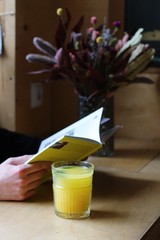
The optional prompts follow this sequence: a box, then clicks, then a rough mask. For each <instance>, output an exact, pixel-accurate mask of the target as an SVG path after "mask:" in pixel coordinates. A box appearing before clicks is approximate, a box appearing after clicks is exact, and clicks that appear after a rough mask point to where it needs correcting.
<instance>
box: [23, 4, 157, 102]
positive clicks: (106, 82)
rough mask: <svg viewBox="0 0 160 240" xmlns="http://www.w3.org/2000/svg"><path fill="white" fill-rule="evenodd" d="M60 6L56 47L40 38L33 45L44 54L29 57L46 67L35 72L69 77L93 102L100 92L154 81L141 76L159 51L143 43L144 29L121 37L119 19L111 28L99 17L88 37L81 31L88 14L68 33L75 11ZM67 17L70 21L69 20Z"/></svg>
mask: <svg viewBox="0 0 160 240" xmlns="http://www.w3.org/2000/svg"><path fill="white" fill-rule="evenodd" d="M65 13H66V16H64V10H63V9H61V8H59V9H57V15H58V17H59V25H58V27H57V30H56V33H55V46H53V45H52V44H51V43H49V42H47V41H45V40H43V39H42V38H40V37H35V38H34V39H33V44H34V45H35V47H36V48H37V49H38V50H39V51H40V52H41V54H35V53H31V54H28V55H27V56H26V59H27V61H28V62H35V63H38V64H43V66H44V67H43V69H41V70H40V71H36V72H32V74H40V73H43V72H50V76H49V78H48V79H47V80H46V79H45V80H44V81H47V82H48V81H53V80H55V79H63V78H65V79H68V80H69V81H70V82H71V83H72V84H73V86H74V88H75V90H76V92H77V93H78V95H80V96H83V97H86V98H87V100H88V101H89V100H90V99H91V98H92V97H94V96H96V95H105V97H106V98H108V97H110V96H111V95H113V94H114V92H115V91H116V90H118V89H119V88H120V87H124V86H127V85H129V84H133V83H153V81H152V80H151V79H147V78H143V77H137V76H138V74H139V73H141V72H142V71H143V70H144V69H145V68H146V67H147V66H148V64H149V63H150V61H151V60H152V58H153V56H154V53H155V50H154V49H153V48H151V47H150V46H149V45H148V44H143V43H142V42H141V39H142V32H143V29H142V28H140V29H138V31H137V32H136V33H135V34H134V36H132V37H130V36H129V35H128V34H127V33H124V34H123V36H122V38H120V39H118V38H117V36H116V35H117V32H118V30H119V28H120V27H121V23H120V22H119V21H115V22H113V24H112V29H110V28H108V27H107V22H106V18H104V22H103V23H102V24H101V25H99V26H97V18H96V17H95V16H93V17H91V19H90V27H89V28H88V29H87V33H86V36H84V35H83V34H82V33H81V28H82V25H83V22H84V16H81V17H80V19H79V20H78V22H77V23H76V24H75V26H74V27H73V28H72V29H71V32H70V34H68V28H69V24H70V21H71V14H70V12H69V11H68V9H65ZM65 19H66V20H65Z"/></svg>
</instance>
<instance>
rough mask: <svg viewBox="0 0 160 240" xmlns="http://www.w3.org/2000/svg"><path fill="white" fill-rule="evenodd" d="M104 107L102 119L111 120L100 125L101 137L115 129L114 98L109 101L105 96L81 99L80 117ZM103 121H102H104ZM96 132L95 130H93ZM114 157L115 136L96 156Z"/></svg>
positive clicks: (81, 97)
mask: <svg viewBox="0 0 160 240" xmlns="http://www.w3.org/2000/svg"><path fill="white" fill-rule="evenodd" d="M101 107H103V109H104V110H103V113H102V119H103V118H109V119H110V120H109V121H107V122H105V123H103V124H101V125H100V136H101V135H102V134H103V133H104V132H106V130H109V129H111V128H113V127H114V97H113V96H112V97H110V98H108V99H106V98H105V96H99V97H96V96H95V97H92V98H91V99H90V100H88V99H87V98H86V97H83V96H80V97H79V117H80V118H83V117H85V116H87V115H88V114H90V113H92V112H94V111H96V110H97V109H99V108H101ZM102 119H101V120H102ZM93 130H94V129H93ZM113 155H114V136H112V137H110V138H109V139H108V141H107V142H106V144H105V145H104V146H103V147H102V148H101V149H99V150H98V151H97V152H96V153H94V156H100V157H111V156H113Z"/></svg>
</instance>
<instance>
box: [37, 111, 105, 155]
mask: <svg viewBox="0 0 160 240" xmlns="http://www.w3.org/2000/svg"><path fill="white" fill-rule="evenodd" d="M102 112H103V108H100V109H98V110H96V111H95V112H93V113H91V114H89V115H88V116H86V117H84V118H82V119H80V120H79V121H77V122H75V123H73V124H71V125H70V126H68V127H66V128H64V129H62V130H60V131H59V132H57V133H55V134H53V135H52V136H50V137H48V138H46V139H44V140H43V141H42V142H41V144H40V147H39V150H38V151H41V150H43V149H44V148H46V147H47V146H48V145H50V144H51V143H52V142H55V141H56V140H57V139H60V138H61V137H63V136H65V135H66V136H75V137H82V138H88V139H92V140H95V141H97V142H101V140H100V134H99V128H100V122H101V117H102ZM107 120H108V119H106V121H107Z"/></svg>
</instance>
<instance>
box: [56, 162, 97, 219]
mask: <svg viewBox="0 0 160 240" xmlns="http://www.w3.org/2000/svg"><path fill="white" fill-rule="evenodd" d="M93 172H94V166H93V164H92V163H89V162H87V161H78V162H65V161H64V162H62V161H59V162H56V163H53V164H52V176H53V193H54V208H55V213H56V215H57V216H59V217H62V218H70V219H82V218H86V217H88V216H89V215H90V202H91V196H92V178H93Z"/></svg>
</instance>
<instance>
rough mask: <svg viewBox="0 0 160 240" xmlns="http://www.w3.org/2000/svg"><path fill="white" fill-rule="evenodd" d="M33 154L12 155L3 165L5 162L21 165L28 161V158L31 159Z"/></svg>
mask: <svg viewBox="0 0 160 240" xmlns="http://www.w3.org/2000/svg"><path fill="white" fill-rule="evenodd" d="M32 156H33V155H24V156H19V157H11V158H8V159H7V160H6V161H5V162H4V163H3V165H4V164H5V165H6V164H12V165H15V166H16V165H21V164H24V163H25V162H27V160H28V159H30V158H31V157H32Z"/></svg>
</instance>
